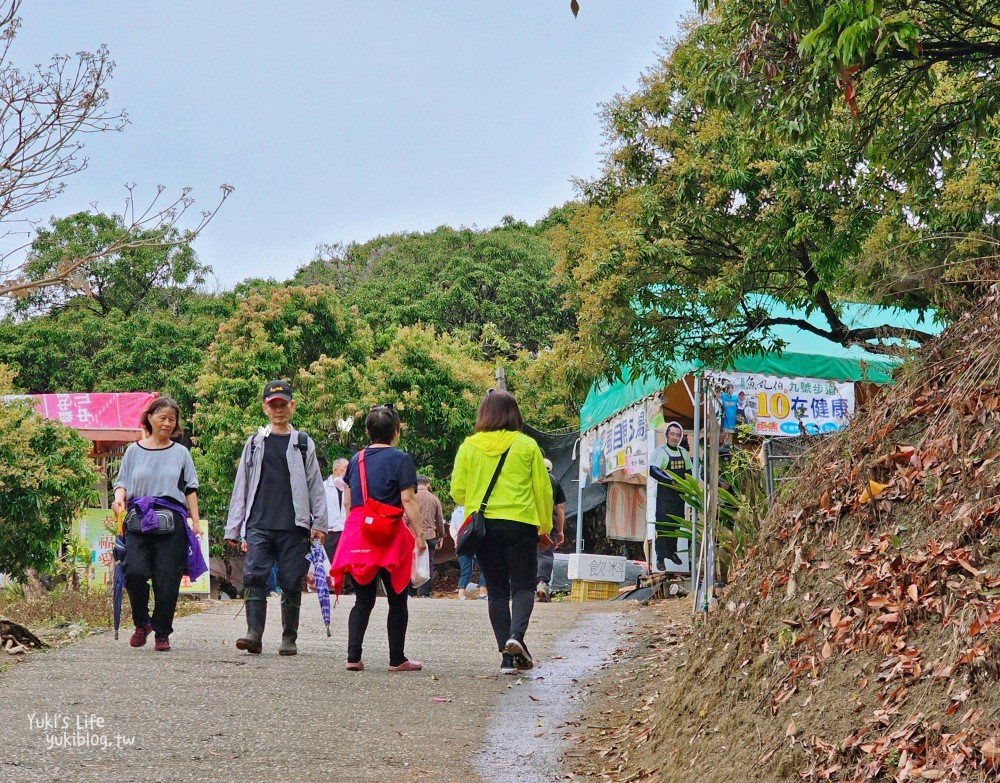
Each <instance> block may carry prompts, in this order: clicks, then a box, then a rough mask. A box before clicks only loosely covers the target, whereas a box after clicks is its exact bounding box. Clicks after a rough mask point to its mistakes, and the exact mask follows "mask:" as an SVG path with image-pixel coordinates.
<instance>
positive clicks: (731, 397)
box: [719, 383, 739, 439]
mask: <svg viewBox="0 0 1000 783" xmlns="http://www.w3.org/2000/svg"><path fill="white" fill-rule="evenodd" d="M719 403H720V404H721V405H722V431H723V432H724V433H726V437H727V439H728V436H730V435H732V434H733V433H734V432H736V412H737V410H739V398H738V397H737V396H736V395H735V394H733V385H732V384H731V383H728V384H726V389H725V391H724V392H723V393H722V394H721V395H720V396H719Z"/></svg>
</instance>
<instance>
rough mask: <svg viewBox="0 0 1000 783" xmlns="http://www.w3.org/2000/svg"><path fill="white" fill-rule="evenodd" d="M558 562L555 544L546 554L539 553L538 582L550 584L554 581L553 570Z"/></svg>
mask: <svg viewBox="0 0 1000 783" xmlns="http://www.w3.org/2000/svg"><path fill="white" fill-rule="evenodd" d="M555 561H556V545H555V544H553V545H552V546H550V547H549V548H548V549H546V550H545V551H544V552H539V553H538V581H539V582H545V584H549V583H550V582H551V581H552V568H553V566H554V565H555Z"/></svg>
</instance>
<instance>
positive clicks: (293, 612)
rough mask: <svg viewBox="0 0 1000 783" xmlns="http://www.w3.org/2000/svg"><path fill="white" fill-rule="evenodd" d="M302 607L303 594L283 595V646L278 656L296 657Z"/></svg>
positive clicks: (279, 649)
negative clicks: (296, 642) (296, 641)
mask: <svg viewBox="0 0 1000 783" xmlns="http://www.w3.org/2000/svg"><path fill="white" fill-rule="evenodd" d="M301 607H302V593H282V594H281V646H280V647H278V655H295V654H296V653H297V652H298V648H297V647H296V646H295V640H296V639H298V638H299V609H301Z"/></svg>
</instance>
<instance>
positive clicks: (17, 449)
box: [0, 365, 98, 580]
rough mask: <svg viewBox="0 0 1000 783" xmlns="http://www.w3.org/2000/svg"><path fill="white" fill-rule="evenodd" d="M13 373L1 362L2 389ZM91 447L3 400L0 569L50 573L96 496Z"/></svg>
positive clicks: (59, 426)
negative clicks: (64, 541)
mask: <svg viewBox="0 0 1000 783" xmlns="http://www.w3.org/2000/svg"><path fill="white" fill-rule="evenodd" d="M11 378H12V376H11V374H10V373H9V371H7V370H5V368H4V367H3V365H0V393H2V392H3V391H4V388H6V389H7V390H8V391H9V388H10V383H11ZM90 448H91V445H90V443H89V441H86V440H84V439H83V438H82V437H80V436H79V435H78V434H77V433H76V431H75V430H72V429H70V428H68V427H64V426H63V425H62V424H60V423H59V422H57V421H52V420H50V419H46V418H43V417H41V416H39V415H38V414H36V413H35V412H34V410H33V409H32V407H31V406H30V405H27V404H24V403H19V402H8V403H3V402H0V572H2V573H7V574H10V575H11V576H12V577H13V578H14V579H16V580H22V579H24V576H25V572H26V571H27V570H28V569H34V570H36V571H43V572H44V571H46V570H47V569H48V568H49V567H50V566H51V565H52V563H53V561H54V560H55V556H56V549H57V546H58V544H59V542H60V541H61V540H62V537H63V535H64V534H65V533H66V531H68V530H69V526H70V524H71V523H72V521H73V518H74V517H75V516H76V514H77V513H78V512H79V511H80V510H82V509H83V508H86V506H87V505H88V504H89V503H93V502H94V501H95V500H96V493H95V491H94V486H95V484H96V482H97V480H98V475H97V473H96V472H95V471H94V469H93V465H92V463H91V461H90V459H89V457H88V455H89V453H90Z"/></svg>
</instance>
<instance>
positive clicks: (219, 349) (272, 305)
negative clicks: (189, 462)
mask: <svg viewBox="0 0 1000 783" xmlns="http://www.w3.org/2000/svg"><path fill="white" fill-rule="evenodd" d="M373 350H374V342H373V339H372V334H371V330H370V329H369V328H368V326H367V324H365V323H364V322H363V321H362V320H361V319H359V318H358V317H357V316H356V315H355V314H354V313H353V312H351V311H350V310H348V309H347V308H346V307H344V305H343V304H342V303H341V301H340V299H339V297H338V296H337V294H336V293H335V292H334V290H333V289H332V288H330V287H328V286H311V287H297V286H291V287H287V288H275V289H271V290H264V291H261V292H258V293H251V294H250V295H249V296H247V297H246V298H245V299H243V300H242V301H241V302H240V303H239V307H238V308H237V310H236V312H234V313H233V315H232V316H231V317H230V318H228V319H227V320H226V321H225V322H223V323H222V325H221V326H220V327H219V329H218V332H217V333H216V336H215V340H214V341H213V342H212V344H211V346H210V348H209V350H208V357H207V359H206V362H205V365H204V369H203V370H202V373H201V375H200V376H199V378H198V380H197V383H196V385H195V392H196V394H197V399H198V401H197V402H196V403H195V415H194V417H193V421H192V424H193V427H194V431H195V433H196V437H195V442H196V448H195V449H194V458H195V462H196V466H197V468H198V472H199V478H200V479H201V487H200V494H201V496H202V500H203V503H204V507H205V516H206V518H207V519H209V520H211V522H212V524H214V525H219V524H222V523H224V521H225V510H226V507H227V506H228V501H229V493H230V490H231V489H232V482H233V478H234V477H235V475H236V464H237V461H238V459H239V455H240V451H241V450H242V448H243V443H244V442H245V440H246V438H247V436H248V435H249V434H250V433H251V432H253V431H254V430H255V429H256V428H257V427H259V426H262V425H263V424H265V423H266V418H265V416H264V414H263V411H262V410H261V396H260V395H261V389H262V388H263V386H264V384H265V383H266V382H267V381H269V380H272V379H275V378H284V379H287V380H290V381H292V383H293V389H296V392H295V400H296V406H297V410H296V413H295V419H294V421H293V423H294V424H295V426H297V427H301V428H303V429H305V430H307V431H310V426H309V413H310V405H309V399H308V396H307V395H306V394H300V393H298V391H297V385H298V384H297V378H298V376H299V371H300V370H303V369H306V368H308V367H309V366H310V365H312V364H313V363H314V362H316V361H317V360H320V359H321V358H322V357H323V356H336V357H342V358H343V359H344V361H345V362H346V363H347V365H348V366H351V367H354V366H359V365H363V364H364V363H365V362H366V361H367V360H368V357H369V356H370V355H371V353H372V351H373ZM310 434H312V432H311V433H310Z"/></svg>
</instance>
